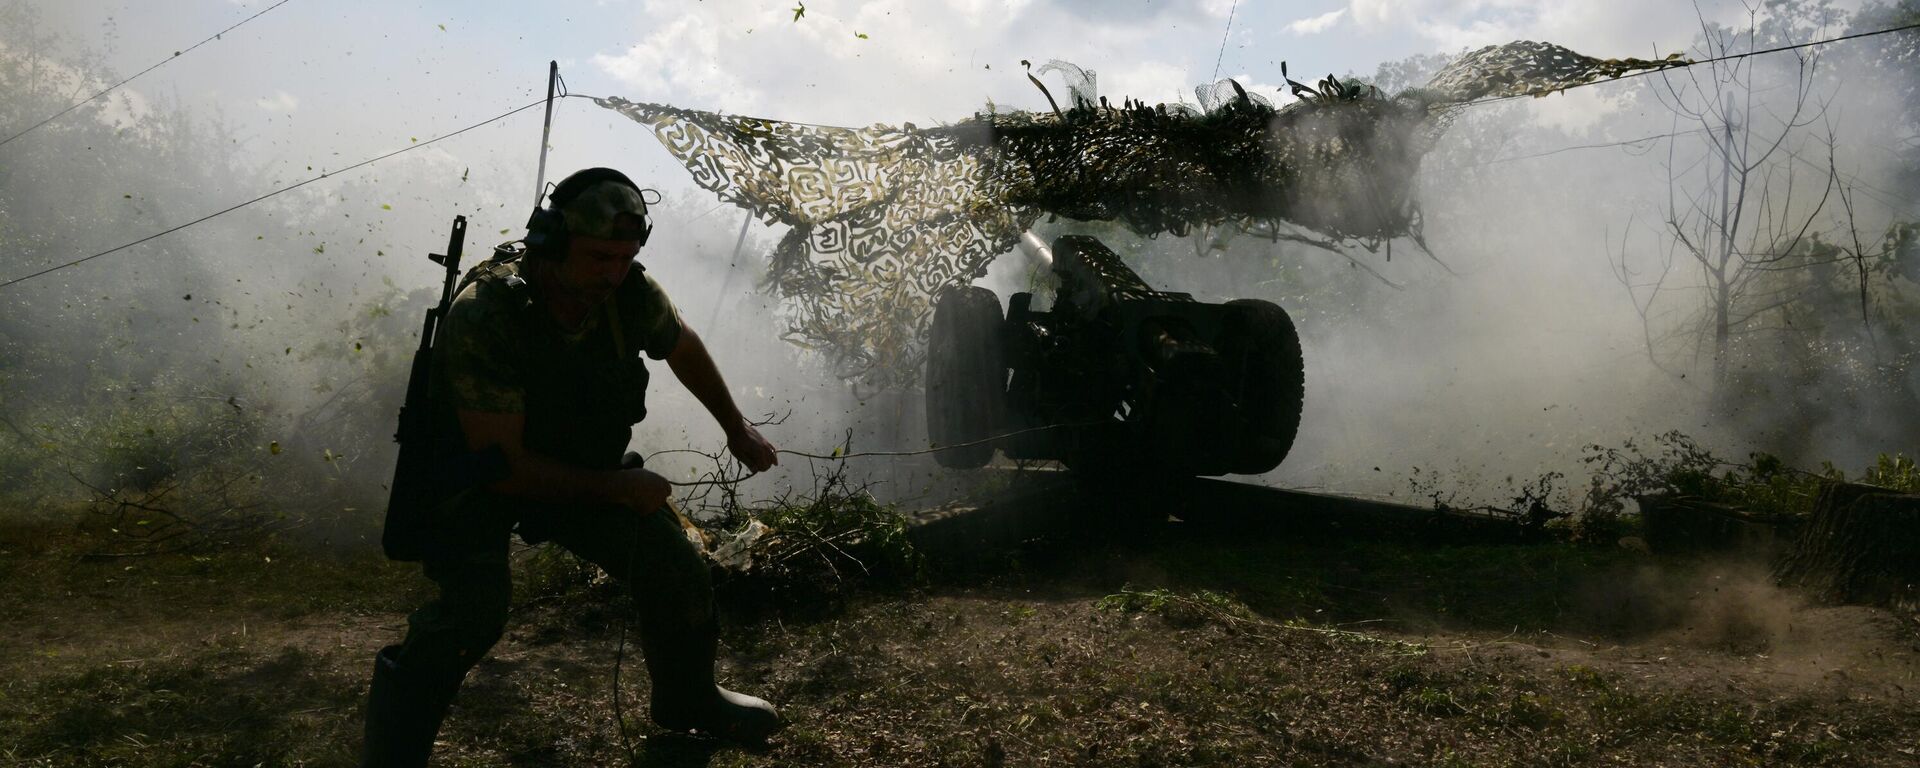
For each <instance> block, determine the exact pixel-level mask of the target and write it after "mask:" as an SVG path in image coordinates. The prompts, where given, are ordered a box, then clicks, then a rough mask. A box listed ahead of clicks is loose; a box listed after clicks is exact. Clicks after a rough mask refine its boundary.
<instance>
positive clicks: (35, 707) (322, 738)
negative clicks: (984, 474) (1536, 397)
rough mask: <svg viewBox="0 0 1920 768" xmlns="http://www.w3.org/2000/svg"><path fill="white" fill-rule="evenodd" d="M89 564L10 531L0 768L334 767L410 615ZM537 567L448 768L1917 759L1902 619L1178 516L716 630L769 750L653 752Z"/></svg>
mask: <svg viewBox="0 0 1920 768" xmlns="http://www.w3.org/2000/svg"><path fill="white" fill-rule="evenodd" d="M1136 533H1137V532H1136ZM78 546H79V545H78V544H76V543H75V542H73V541H71V540H70V539H69V538H68V537H65V536H64V535H61V534H58V533H53V534H49V533H47V532H45V531H40V532H24V531H14V532H7V533H0V584H4V587H0V763H5V764H10V765H23V766H56V765H59V766H64V765H142V766H146V765H182V766H184V765H350V764H352V763H353V761H354V757H355V753H356V750H357V748H358V742H359V728H360V709H361V706H362V698H363V697H364V694H365V686H366V682H367V676H368V672H369V671H370V663H371V661H370V660H371V658H372V654H373V652H374V650H375V649H377V648H378V647H379V646H381V645H383V644H386V643H389V642H392V641H394V640H395V639H397V638H398V637H399V636H400V634H401V633H402V632H403V631H404V626H405V618H404V617H405V613H406V611H407V610H409V609H410V608H411V607H412V606H413V605H415V604H417V603H418V602H420V601H422V600H424V599H425V598H426V597H427V596H428V594H429V586H430V585H429V584H428V583H427V582H426V581H425V580H424V579H422V578H421V577H420V576H418V574H417V572H416V570H415V569H414V568H412V567H410V566H406V565H395V564H387V563H384V562H381V561H379V560H377V559H374V558H372V557H370V556H368V555H365V554H360V555H338V554H335V555H320V554H316V553H314V552H312V551H310V550H307V549H305V548H302V547H300V546H297V545H293V544H269V545H264V546H262V547H259V548H257V549H248V550H246V551H233V552H224V553H221V554H218V555H202V556H198V557H195V556H190V555H167V556H157V557H141V558H113V559H107V560H80V559H77V558H75V557H74V554H75V552H76V551H77V549H76V548H77V547H78ZM522 559H523V560H525V561H526V562H525V563H523V567H522V568H521V569H520V571H519V572H518V573H517V574H516V577H517V578H518V579H519V583H518V584H517V588H518V589H519V590H520V592H521V594H520V595H518V596H517V598H516V608H515V611H514V617H513V620H512V625H511V626H510V628H509V630H508V635H507V637H506V638H505V639H504V640H502V642H501V643H500V645H499V646H498V647H497V648H496V649H495V651H494V653H493V654H492V655H491V656H490V657H489V658H488V659H487V660H485V661H484V662H483V663H482V664H481V665H480V667H479V668H478V669H477V670H476V671H475V673H474V675H473V677H472V678H470V679H469V682H468V685H467V687H466V689H465V690H464V691H463V692H462V694H461V697H460V700H459V701H458V702H457V703H456V705H455V710H454V712H453V714H452V716H451V717H450V719H449V721H448V725H447V727H446V728H445V729H444V730H443V732H442V735H441V743H440V745H439V748H438V752H437V755H438V757H437V759H436V763H437V764H441V765H474V766H482V765H485V766H494V765H617V764H623V763H629V762H630V763H631V764H636V765H648V766H709V765H711V766H772V765H783V766H784V765H802V766H804V765H821V766H829V765H831V766H841V765H857V766H921V765H925V766H1003V765H1007V766H1031V765H1112V766H1121V765H1125V766H1186V765H1232V766H1256V765H1355V766H1361V765H1365V766H1373V765H1447V766H1450V765H1461V766H1467V765H1472V766H1480V765H1529V766H1532V765H1777V764H1807V765H1915V764H1920V756H1916V753H1915V750H1916V746H1917V745H1920V707H1916V704H1920V700H1917V699H1920V681H1916V680H1915V672H1916V671H1920V618H1917V617H1916V616H1915V615H1913V614H1911V613H1901V612H1890V611H1886V610H1881V609H1873V608H1862V607H1827V606H1818V605H1813V604H1811V603H1809V602H1807V601H1806V600H1805V599H1803V598H1801V597H1799V596H1796V595H1794V594H1791V593H1787V592H1783V591H1780V590H1778V589H1776V588H1774V587H1772V586H1771V584H1770V582H1769V581H1768V579H1767V578H1766V575H1765V572H1764V569H1762V568H1760V567H1758V566H1756V565H1752V564H1742V563H1739V562H1736V561H1727V560H1711V559H1689V560H1672V559H1662V558H1657V557H1654V556H1650V555H1646V554H1644V553H1639V552H1635V551H1631V550H1628V549H1620V548H1594V547H1577V546H1574V545H1568V544H1534V545H1499V546H1494V545H1470V546H1469V545H1454V546H1437V545H1426V544H1420V543H1418V542H1380V541H1366V540H1355V539H1352V538H1345V539H1343V538H1327V537H1304V538H1303V537H1297V536H1279V535H1264V534H1263V535H1248V534H1246V533H1245V532H1240V531H1232V530H1218V529H1208V528H1202V527H1199V526H1188V525H1186V524H1181V523H1177V522H1176V523H1169V524H1167V525H1166V526H1165V527H1164V528H1161V529H1157V530H1153V531H1150V532H1148V534H1147V535H1144V536H1141V535H1129V536H1128V537H1126V538H1125V539H1124V540H1113V539H1106V540H1101V541H1075V542H1064V543H1063V542H1054V543H1036V544H1034V545H1032V546H1029V547H1028V548H1026V549H1023V550H1021V551H1017V552H1007V553H991V554H985V553H983V556H982V557H981V558H979V559H978V561H977V562H973V563H970V564H968V565H967V567H965V568H948V569H943V570H938V571H936V572H935V574H934V575H933V576H932V577H931V579H930V580H929V581H927V582H925V583H922V584H916V585H904V586H901V585H893V586H880V587H874V588H871V589H867V590H865V591H862V592H860V593H858V594H857V595H856V596H855V597H854V598H853V599H851V600H850V601H848V602H847V603H846V604H845V605H843V606H837V607H832V608H830V609H819V608H818V607H817V606H815V607H794V608H793V609H792V610H779V611H775V612H772V613H762V614H759V615H755V616H742V615H732V616H730V617H729V620H728V621H727V631H726V642H725V648H723V660H722V666H723V673H724V677H725V678H726V679H727V680H729V681H730V683H732V684H733V687H736V688H739V689H742V690H746V691H750V692H754V693H758V694H760V695H763V696H766V697H768V698H770V699H772V700H774V701H775V702H777V703H779V704H780V705H781V706H782V707H783V712H784V714H785V715H786V716H787V718H788V719H789V721H790V725H789V727H788V728H786V729H785V730H784V731H782V732H781V733H780V734H778V735H776V736H775V738H774V739H773V740H772V741H771V742H770V743H769V744H768V745H767V746H765V747H764V748H759V749H753V750H748V749H741V748H737V747H731V746H726V745H721V744H716V743H712V742H707V741H703V740H699V739H693V738H688V737H681V736H674V735H670V734H664V733H662V732H660V731H659V730H657V729H656V728H654V727H653V726H652V725H651V724H649V723H648V722H647V721H646V718H645V713H644V702H645V700H646V695H645V694H646V680H645V673H644V668H643V667H642V665H640V664H639V662H638V659H637V658H635V657H634V656H633V653H635V651H634V649H633V648H631V647H628V648H627V658H626V659H625V661H624V663H623V664H622V670H623V675H622V679H621V684H622V687H623V696H622V699H621V702H620V706H621V707H622V711H623V712H624V714H625V715H626V720H627V727H626V728H625V729H624V730H625V733H624V735H623V729H622V728H621V727H620V725H619V723H618V721H616V719H615V715H614V712H615V701H614V698H613V687H612V672H613V670H614V668H615V657H616V654H617V653H618V652H619V646H620V638H621V623H622V620H621V616H622V613H621V611H620V606H621V600H622V597H621V591H620V588H619V587H618V586H616V585H609V584H604V583H601V584H593V583H582V582H581V581H579V580H578V579H572V578H555V577H554V576H553V573H554V572H555V570H556V569H555V567H554V566H553V562H554V561H555V560H556V559H555V558H552V557H549V556H544V555H538V554H535V553H528V554H526V555H525V556H523V558H522ZM559 570H561V571H564V570H565V569H564V568H561V569H559ZM629 739H630V741H631V747H632V751H631V752H629V751H628V747H627V746H626V744H627V741H628V740H629Z"/></svg>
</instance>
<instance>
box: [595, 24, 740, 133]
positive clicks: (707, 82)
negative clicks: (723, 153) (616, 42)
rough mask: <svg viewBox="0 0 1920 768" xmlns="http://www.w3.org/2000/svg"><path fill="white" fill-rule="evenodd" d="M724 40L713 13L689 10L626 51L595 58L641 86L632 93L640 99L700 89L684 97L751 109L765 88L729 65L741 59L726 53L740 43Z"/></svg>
mask: <svg viewBox="0 0 1920 768" xmlns="http://www.w3.org/2000/svg"><path fill="white" fill-rule="evenodd" d="M741 34H742V33H739V32H734V33H733V34H732V35H730V36H741ZM721 43H722V40H721V32H720V30H718V29H716V28H715V26H714V25H713V24H712V23H709V21H708V20H707V18H705V17H704V16H703V15H701V14H697V13H684V14H680V15H677V16H675V17H674V18H673V20H672V21H670V22H668V23H667V24H665V25H664V26H660V27H658V28H656V29H655V30H654V32H653V33H652V34H650V35H648V36H647V38H646V39H645V40H642V41H641V42H639V43H636V44H634V45H633V46H632V47H630V48H628V49H627V51H626V52H625V53H622V54H619V55H608V54H604V53H603V54H595V55H594V57H593V64H594V66H596V67H599V68H600V69H601V71H603V72H606V73H607V74H609V75H611V76H613V78H614V79H616V80H619V81H620V82H621V83H622V84H624V85H626V86H628V87H630V88H634V89H636V90H634V91H633V92H631V93H630V94H628V95H630V96H632V97H633V98H636V99H640V100H643V101H648V100H657V101H666V100H669V99H668V96H669V94H672V95H675V96H680V95H683V94H699V95H700V96H701V98H698V99H685V98H682V99H680V100H681V101H687V102H689V103H692V104H698V105H701V106H703V107H706V108H713V109H721V110H726V111H730V112H742V111H747V110H751V109H752V108H753V107H754V105H755V104H757V103H758V102H759V101H760V98H759V96H760V94H759V93H758V91H756V90H754V89H752V88H749V87H748V86H747V84H746V83H744V82H742V81H741V79H740V78H739V77H738V76H736V75H735V74H734V73H733V72H731V71H729V70H728V69H727V68H726V66H724V65H726V64H727V63H730V62H732V61H734V60H735V59H736V57H734V56H729V55H726V54H727V53H728V52H730V51H731V50H736V49H737V48H736V45H735V44H733V41H728V43H729V44H728V45H725V46H723V45H722V44H721Z"/></svg>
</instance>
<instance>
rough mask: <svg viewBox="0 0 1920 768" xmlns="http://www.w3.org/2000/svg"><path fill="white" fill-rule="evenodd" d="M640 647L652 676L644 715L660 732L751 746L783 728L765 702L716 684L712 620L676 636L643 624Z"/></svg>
mask: <svg viewBox="0 0 1920 768" xmlns="http://www.w3.org/2000/svg"><path fill="white" fill-rule="evenodd" d="M640 645H641V649H642V650H643V651H644V652H645V653H646V656H647V672H648V674H649V675H651V676H652V677H653V696H652V699H651V701H650V703H649V708H648V712H649V714H651V715H652V716H653V722H654V724H656V725H659V726H660V727H661V728H665V729H667V730H669V731H680V732H687V731H693V732H695V733H698V734H700V735H704V736H712V737H715V738H721V739H726V740H729V741H736V742H742V743H748V744H754V743H759V742H762V741H765V740H766V738H767V736H769V735H771V734H772V733H773V732H774V731H777V730H780V727H781V726H782V725H784V723H782V722H781V721H780V713H779V712H778V711H777V710H775V709H774V708H773V705H772V704H769V703H767V701H766V700H765V699H762V698H759V697H756V696H748V695H746V694H744V693H735V692H733V691H729V690H727V689H725V688H722V687H720V686H719V685H718V684H716V683H715V682H714V680H713V657H714V652H715V650H716V649H717V648H718V645H719V637H718V632H717V631H716V627H715V624H714V622H713V620H712V619H711V618H709V619H707V620H706V621H702V622H698V623H696V624H695V625H694V626H691V627H687V628H686V629H685V630H684V631H678V632H676V631H671V630H670V629H669V628H667V627H659V626H656V627H654V628H652V629H648V628H647V627H646V622H642V625H641V633H640Z"/></svg>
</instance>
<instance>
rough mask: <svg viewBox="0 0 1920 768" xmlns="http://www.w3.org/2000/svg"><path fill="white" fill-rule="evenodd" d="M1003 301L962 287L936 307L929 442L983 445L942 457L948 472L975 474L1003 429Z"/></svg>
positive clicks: (930, 363)
mask: <svg viewBox="0 0 1920 768" xmlns="http://www.w3.org/2000/svg"><path fill="white" fill-rule="evenodd" d="M1004 322H1005V318H1004V317H1003V316H1002V315H1001V313H1000V298H999V297H998V296H995V295H994V294H993V291H990V290H987V289H985V288H981V287H978V286H971V285H964V286H954V287H950V288H947V289H946V290H944V291H941V292H940V297H939V299H937V300H936V301H935V303H934V306H933V329H932V332H931V334H930V338H929V339H928V344H927V436H928V437H929V438H931V439H932V441H933V444H934V446H935V447H940V446H949V445H961V444H963V443H979V444H977V445H966V446H964V447H960V448H952V449H948V450H943V451H939V452H937V453H935V454H934V459H935V460H936V461H938V462H940V466H943V467H947V468H950V469H977V468H979V467H984V466H986V464H987V462H988V461H990V460H992V459H993V450H994V446H993V444H992V443H980V441H982V440H986V439H987V438H989V437H992V436H993V434H994V430H995V429H996V428H997V427H998V425H999V423H1000V414H1001V411H1002V408H1003V403H1002V401H1003V400H1004V399H1005V395H1006V386H1007V370H1006V359H1005V357H1004V355H1003V352H1002V349H1001V338H1000V327H1001V325H1002V324H1003V323H1004Z"/></svg>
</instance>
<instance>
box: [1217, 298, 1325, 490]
mask: <svg viewBox="0 0 1920 768" xmlns="http://www.w3.org/2000/svg"><path fill="white" fill-rule="evenodd" d="M1227 306H1228V307H1230V308H1233V314H1232V315H1231V317H1230V318H1229V319H1228V321H1227V324H1226V327H1225V328H1224V329H1222V333H1221V338H1220V349H1221V351H1222V352H1223V353H1224V354H1225V355H1227V356H1228V358H1229V359H1239V360H1244V363H1243V365H1242V367H1241V380H1240V404H1241V412H1242V413H1243V414H1244V415H1245V417H1246V418H1245V421H1244V424H1245V426H1244V428H1243V431H1242V432H1241V434H1240V436H1239V441H1238V442H1239V445H1238V446H1237V450H1235V451H1233V452H1232V454H1231V459H1230V461H1231V464H1232V466H1230V467H1229V470H1230V471H1231V472H1232V473H1234V474H1241V475H1258V474H1262V473H1265V472H1269V471H1272V470H1273V468H1274V467H1278V466H1280V462H1281V461H1283V460H1285V459H1286V458H1287V452H1288V451H1290V450H1292V449H1293V439H1294V437H1295V435H1297V434H1298V433H1299V431H1300V409H1301V406H1302V405H1303V404H1304V402H1305V399H1306V363H1305V361H1304V360H1303V359H1302V358H1301V354H1300V334H1299V333H1298V332H1297V331H1296V330H1295V329H1294V327H1293V319H1292V318H1290V317H1288V316H1287V313H1286V310H1283V309H1281V308H1280V307H1279V306H1278V305H1276V304H1274V303H1273V302H1270V301H1261V300H1259V299H1235V300H1233V301H1229V302H1227Z"/></svg>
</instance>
